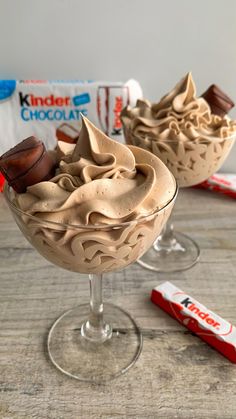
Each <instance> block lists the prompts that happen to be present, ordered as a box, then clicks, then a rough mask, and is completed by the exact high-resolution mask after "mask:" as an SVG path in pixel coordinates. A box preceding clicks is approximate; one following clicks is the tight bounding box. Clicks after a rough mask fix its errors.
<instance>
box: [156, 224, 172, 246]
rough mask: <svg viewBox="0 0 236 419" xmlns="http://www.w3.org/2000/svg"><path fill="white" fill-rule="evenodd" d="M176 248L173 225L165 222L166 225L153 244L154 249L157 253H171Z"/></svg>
mask: <svg viewBox="0 0 236 419" xmlns="http://www.w3.org/2000/svg"><path fill="white" fill-rule="evenodd" d="M175 246H176V238H175V235H174V226H173V223H171V222H169V221H167V223H166V225H165V226H164V227H163V230H162V232H161V234H160V236H158V238H157V240H156V241H155V243H154V249H155V250H157V251H160V250H165V251H167V252H168V251H171V250H172V249H174V248H175Z"/></svg>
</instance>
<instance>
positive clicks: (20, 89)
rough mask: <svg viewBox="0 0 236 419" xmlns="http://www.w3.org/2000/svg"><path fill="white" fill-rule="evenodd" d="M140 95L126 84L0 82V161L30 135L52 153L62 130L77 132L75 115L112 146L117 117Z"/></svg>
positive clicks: (78, 122)
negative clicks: (87, 122)
mask: <svg viewBox="0 0 236 419" xmlns="http://www.w3.org/2000/svg"><path fill="white" fill-rule="evenodd" d="M141 97H142V89H141V86H140V84H139V83H138V82H137V81H136V80H133V79H131V80H128V81H127V82H125V83H123V82H109V81H90V80H88V81H86V80H85V81H82V80H68V81H62V80H0V138H1V141H0V155H1V154H3V153H5V152H6V151H7V150H9V149H10V148H12V147H14V146H15V145H16V144H17V143H18V142H20V141H22V140H23V139H24V138H26V137H29V136H31V135H34V136H36V137H38V138H40V139H41V140H42V141H43V142H44V144H45V146H46V148H51V149H52V148H54V147H55V145H56V143H57V135H56V133H57V130H58V129H60V127H61V126H62V125H63V126H64V129H65V124H66V125H67V126H71V127H72V128H74V129H75V130H77V131H80V128H81V115H82V114H83V115H85V116H87V117H88V118H89V119H90V121H91V122H93V123H94V124H95V125H96V126H97V127H98V128H100V129H101V130H103V131H104V132H105V133H106V134H108V135H109V136H111V137H112V138H114V139H115V140H118V141H121V142H124V135H123V130H122V129H121V128H122V126H121V121H120V112H121V109H122V108H123V107H124V106H126V105H127V104H128V103H129V104H130V105H131V106H134V105H135V104H136V101H137V99H140V98H141Z"/></svg>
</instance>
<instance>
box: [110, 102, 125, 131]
mask: <svg viewBox="0 0 236 419" xmlns="http://www.w3.org/2000/svg"><path fill="white" fill-rule="evenodd" d="M122 108H123V99H122V97H121V96H116V98H115V106H114V108H113V112H114V124H113V131H112V135H120V134H121V129H122V123H121V120H120V113H121V111H122Z"/></svg>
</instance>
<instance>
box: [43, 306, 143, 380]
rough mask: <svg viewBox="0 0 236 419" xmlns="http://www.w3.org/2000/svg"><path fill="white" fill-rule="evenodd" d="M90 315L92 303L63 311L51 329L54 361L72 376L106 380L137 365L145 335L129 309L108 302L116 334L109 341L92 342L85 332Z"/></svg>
mask: <svg viewBox="0 0 236 419" xmlns="http://www.w3.org/2000/svg"><path fill="white" fill-rule="evenodd" d="M88 316H89V305H88V304H83V305H80V306H78V307H75V308H73V309H71V310H69V311H67V312H65V313H64V314H62V315H61V316H60V317H59V318H58V319H57V320H56V322H55V323H54V324H53V326H52V328H51V330H50V332H49V335H48V342H47V346H48V353H49V357H50V359H51V361H52V363H53V364H54V365H55V366H56V367H57V368H58V369H59V370H60V371H61V372H63V373H64V374H67V375H68V376H69V377H72V378H76V379H77V380H82V381H88V382H93V383H104V382H106V381H109V380H112V379H113V378H116V377H118V376H119V375H121V374H123V373H125V372H126V371H127V370H128V369H129V368H130V367H131V366H132V365H134V363H135V362H136V361H137V359H138V357H139V355H140V353H141V349H142V335H141V332H140V331H139V329H138V327H137V325H136V323H135V321H134V320H133V318H132V317H131V316H130V315H129V314H128V313H127V312H125V311H124V310H122V309H121V308H119V307H117V306H115V305H113V304H108V303H104V320H105V321H106V323H107V324H110V325H111V326H112V334H111V337H110V338H109V339H108V340H106V341H105V342H102V343H96V342H91V341H89V340H88V339H86V338H84V337H83V336H82V335H81V326H82V325H83V324H84V322H85V321H86V320H87V318H88Z"/></svg>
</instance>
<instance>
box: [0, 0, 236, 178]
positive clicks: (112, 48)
mask: <svg viewBox="0 0 236 419" xmlns="http://www.w3.org/2000/svg"><path fill="white" fill-rule="evenodd" d="M235 17H236V1H235V0H224V1H223V0H198V1H193V0H192V1H191V0H172V1H170V0H84V1H82V0H38V1H37V0H0V53H1V55H0V76H1V78H18V79H73V78H76V79H78V78H79V79H104V80H112V81H115V80H123V81H126V80H127V79H129V78H136V79H137V80H139V82H140V83H141V85H142V87H143V91H144V95H145V97H147V98H149V99H150V100H153V101H156V100H158V99H159V98H160V97H161V96H162V95H163V94H165V93H166V92H168V91H169V90H170V89H171V88H172V87H173V86H174V85H175V84H176V82H177V81H178V80H179V79H180V78H181V77H182V76H183V75H184V74H185V73H187V72H188V71H189V70H191V71H192V73H193V77H194V80H195V82H196V85H197V91H198V93H199V95H200V94H201V93H202V92H203V91H204V90H205V89H206V88H207V87H208V86H209V85H210V84H211V83H216V84H218V85H219V86H220V87H221V88H222V89H223V90H224V91H225V92H226V93H228V94H229V96H231V98H232V99H233V100H234V101H235V102H236V19H235ZM231 116H232V117H235V118H236V111H233V112H232V113H231ZM235 162H236V146H234V149H233V151H232V152H231V156H230V157H229V158H228V160H227V162H226V163H225V165H224V167H223V169H224V171H231V172H236V163H235Z"/></svg>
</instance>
